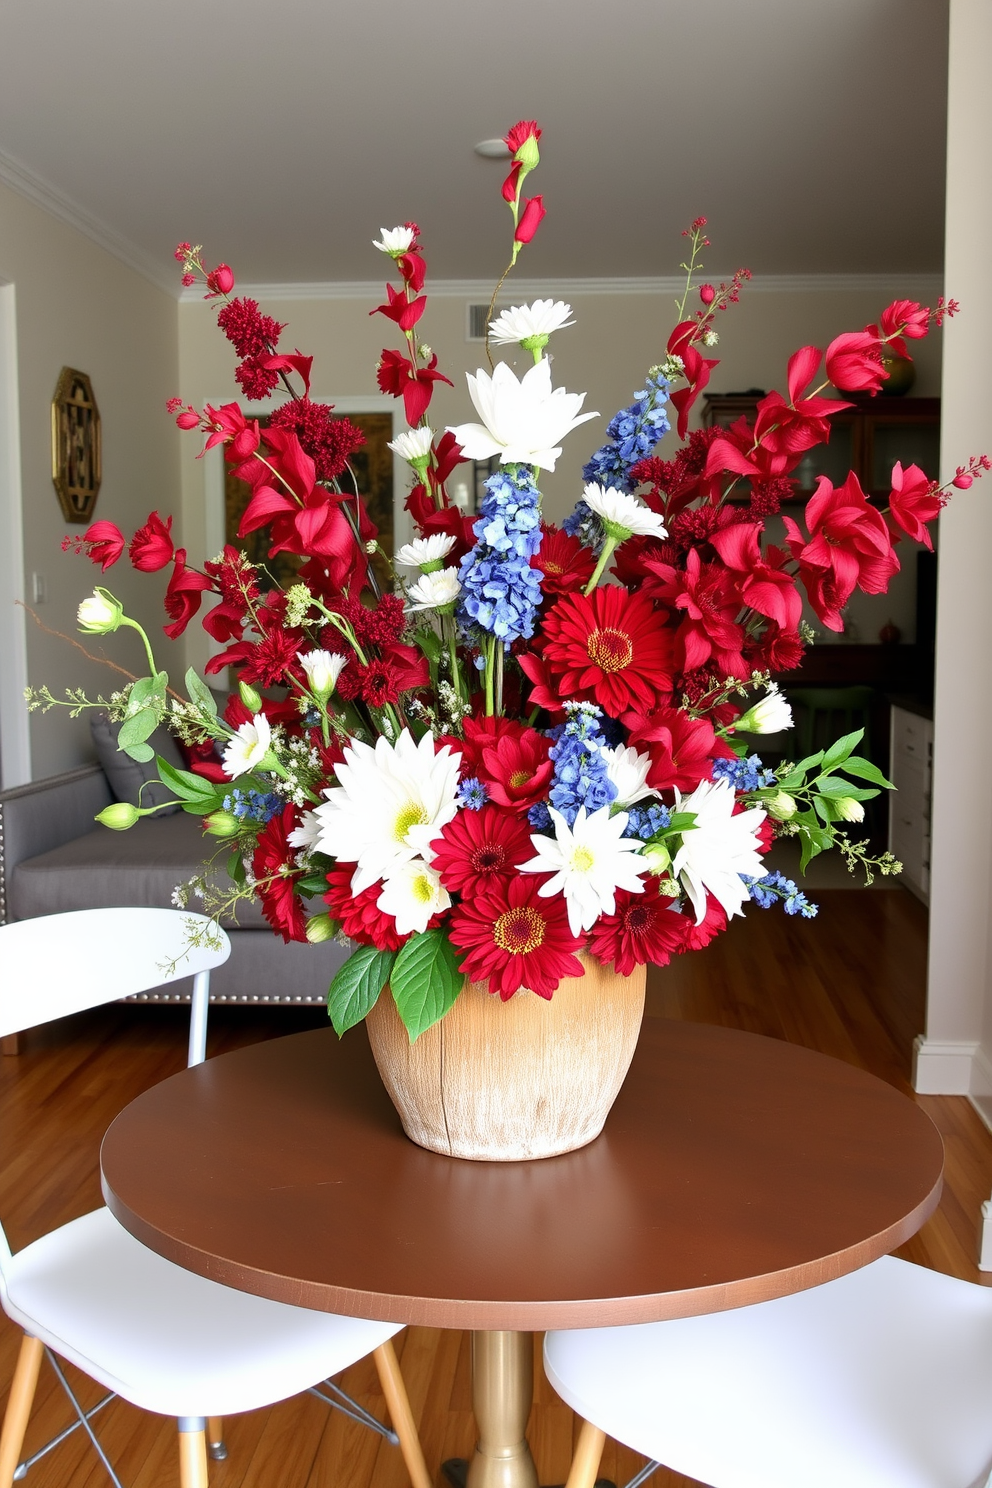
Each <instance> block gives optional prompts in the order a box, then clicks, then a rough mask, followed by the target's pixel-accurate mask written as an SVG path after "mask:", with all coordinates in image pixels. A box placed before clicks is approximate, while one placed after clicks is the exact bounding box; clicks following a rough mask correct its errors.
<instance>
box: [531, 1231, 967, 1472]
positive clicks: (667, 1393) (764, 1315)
mask: <svg viewBox="0 0 992 1488" xmlns="http://www.w3.org/2000/svg"><path fill="white" fill-rule="evenodd" d="M545 1364H546V1368H547V1374H548V1378H549V1380H550V1381H551V1383H552V1385H553V1386H554V1387H555V1389H556V1390H557V1391H558V1393H559V1394H560V1395H561V1397H562V1399H563V1400H565V1401H566V1402H567V1403H568V1404H569V1405H571V1406H572V1407H573V1408H574V1409H575V1410H576V1411H577V1412H578V1413H579V1414H580V1415H581V1416H583V1417H584V1418H585V1419H586V1420H587V1421H589V1422H591V1423H592V1424H593V1425H594V1426H597V1427H599V1428H600V1429H601V1430H602V1431H604V1432H605V1433H606V1434H607V1436H611V1437H613V1438H614V1439H615V1440H617V1441H620V1442H623V1443H624V1444H625V1445H627V1446H629V1447H631V1448H633V1449H634V1450H635V1451H637V1452H641V1453H643V1454H644V1455H645V1456H646V1457H650V1458H653V1459H655V1460H656V1461H659V1462H663V1463H664V1464H665V1465H666V1466H667V1467H670V1468H674V1469H675V1470H676V1471H678V1472H682V1473H685V1474H687V1475H688V1476H690V1477H694V1478H698V1479H700V1480H701V1481H702V1482H704V1483H709V1484H713V1485H715V1488H981V1485H983V1484H984V1483H985V1481H986V1479H987V1478H988V1476H989V1472H990V1469H992V1290H987V1289H985V1288H983V1287H980V1286H976V1285H974V1284H973V1283H971V1282H965V1281H959V1280H956V1279H955V1278H953V1277H949V1276H944V1275H942V1274H940V1273H938V1272H935V1271H930V1270H927V1269H925V1268H923V1267H920V1266H912V1265H909V1264H907V1263H906V1262H905V1261H898V1260H895V1259H894V1258H893V1257H891V1256H887V1257H885V1258H884V1259H882V1260H880V1261H876V1262H874V1264H872V1265H870V1266H866V1267H864V1268H863V1269H862V1270H860V1271H855V1272H854V1273H853V1274H852V1275H850V1276H845V1277H842V1278H841V1279H840V1280H838V1281H833V1282H830V1283H828V1284H827V1285H825V1286H819V1287H814V1288H811V1289H810V1290H809V1291H805V1292H799V1293H797V1294H795V1295H794V1296H790V1297H783V1298H780V1299H778V1300H776V1301H773V1302H765V1303H761V1304H759V1305H756V1306H753V1307H742V1308H739V1309H737V1310H735V1311H732V1312H720V1313H713V1314H711V1315H709V1316H706V1317H695V1318H684V1319H678V1320H676V1321H672V1322H666V1323H647V1324H643V1325H639V1326H633V1327H623V1328H596V1329H582V1330H575V1331H571V1332H555V1333H549V1334H548V1335H547V1338H546V1340H545Z"/></svg>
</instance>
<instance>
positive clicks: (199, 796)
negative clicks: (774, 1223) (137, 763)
mask: <svg viewBox="0 0 992 1488" xmlns="http://www.w3.org/2000/svg"><path fill="white" fill-rule="evenodd" d="M155 763H156V764H157V766H158V778H159V780H161V782H162V784H163V785H167V786H168V787H169V789H170V790H171V791H174V792H175V793H176V795H177V796H179V797H180V798H181V799H182V800H183V801H196V802H200V801H203V802H209V804H210V806H211V807H212V806H213V804H214V802H215V801H216V800H217V797H218V796H219V795H220V792H219V791H218V789H217V785H216V784H215V782H214V781H212V780H205V779H204V777H203V776H202V775H194V774H193V772H192V771H191V770H177V769H176V767H175V765H170V764H169V762H168V760H164V759H163V758H162V756H161V755H159V757H158V759H157V760H156V762H155ZM226 794H227V791H226V789H225V791H224V795H226Z"/></svg>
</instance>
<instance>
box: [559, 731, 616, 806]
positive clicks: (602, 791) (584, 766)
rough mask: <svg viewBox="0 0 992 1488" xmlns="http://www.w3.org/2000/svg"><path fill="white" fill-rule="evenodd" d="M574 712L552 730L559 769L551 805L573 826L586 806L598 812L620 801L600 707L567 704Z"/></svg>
mask: <svg viewBox="0 0 992 1488" xmlns="http://www.w3.org/2000/svg"><path fill="white" fill-rule="evenodd" d="M565 706H566V708H567V709H568V711H569V713H570V714H571V716H570V718H569V720H568V722H567V723H564V724H559V726H558V727H557V728H556V729H554V730H553V731H552V735H551V736H552V738H553V739H554V741H555V742H554V744H553V745H552V746H551V758H552V760H553V761H554V766H555V772H554V775H553V776H552V781H551V804H552V806H553V807H554V808H555V810H556V811H560V812H561V814H562V816H563V817H564V818H565V820H566V821H567V822H568V824H569V826H571V825H572V823H573V822H574V821H575V818H576V817H577V816H578V814H579V807H580V806H584V807H585V808H586V812H587V813H591V812H593V811H598V810H599V808H600V807H601V806H609V804H610V802H611V801H614V800H616V794H617V788H616V786H615V785H614V784H613V781H612V780H611V779H610V777H609V775H608V773H607V767H606V760H605V759H604V758H603V753H602V749H601V745H602V744H603V743H604V739H603V731H602V728H601V727H600V722H599V720H600V716H601V715H600V710H599V709H598V708H597V707H595V706H594V705H593V704H592V703H573V704H568V703H566V705H565Z"/></svg>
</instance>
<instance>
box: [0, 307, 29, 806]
mask: <svg viewBox="0 0 992 1488" xmlns="http://www.w3.org/2000/svg"><path fill="white" fill-rule="evenodd" d="M18 601H20V603H18ZM23 601H24V519H23V509H22V494H21V425H20V403H19V399H18V379H17V305H16V299H15V293H14V285H13V284H3V283H0V769H2V779H3V787H4V789H5V790H7V789H9V788H10V787H11V786H14V785H23V784H24V783H25V782H26V781H28V780H30V779H31V729H30V720H29V718H28V711H27V708H26V707H25V705H24V689H25V687H26V686H27V681H28V660H27V632H26V627H25V616H24V609H23Z"/></svg>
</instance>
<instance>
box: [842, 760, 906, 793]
mask: <svg viewBox="0 0 992 1488" xmlns="http://www.w3.org/2000/svg"><path fill="white" fill-rule="evenodd" d="M844 769H845V770H846V772H847V774H848V775H857V777H858V779H859V780H870V781H871V783H872V785H880V786H882V787H883V788H884V789H885V790H895V786H894V785H893V784H892V781H891V780H886V778H885V776H884V775H883V774H882V772H881V770H880V769H879V768H878V766H877V765H873V764H872V762H871V760H866V759H862V758H861V756H860V755H859V754H852V755H851V757H850V758H849V759H846V760H845V761H844Z"/></svg>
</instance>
